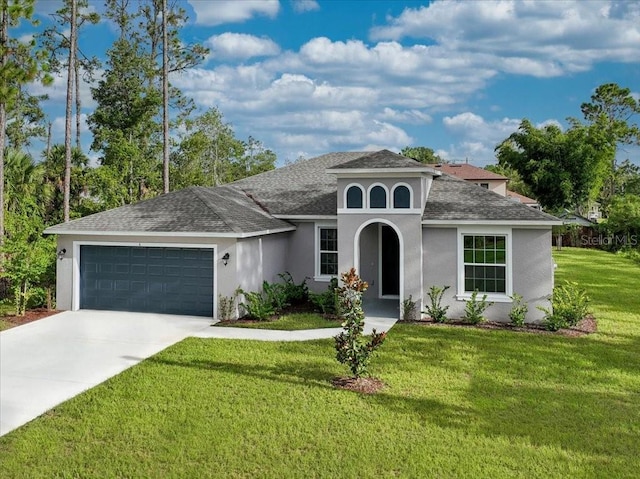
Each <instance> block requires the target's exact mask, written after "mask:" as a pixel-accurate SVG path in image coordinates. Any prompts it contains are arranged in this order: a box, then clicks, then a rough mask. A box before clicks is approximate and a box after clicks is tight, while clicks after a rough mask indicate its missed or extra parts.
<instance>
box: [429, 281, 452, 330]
mask: <svg viewBox="0 0 640 479" xmlns="http://www.w3.org/2000/svg"><path fill="white" fill-rule="evenodd" d="M448 289H449V286H444V287H442V288H441V287H440V286H431V287H430V288H429V292H428V293H427V296H429V300H430V302H431V304H430V305H429V306H427V310H426V311H424V313H425V314H428V315H429V316H430V317H431V319H433V320H434V321H435V322H436V323H444V322H446V321H447V309H449V306H442V304H441V303H442V296H444V292H445V291H446V290H448Z"/></svg>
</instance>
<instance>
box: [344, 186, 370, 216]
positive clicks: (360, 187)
mask: <svg viewBox="0 0 640 479" xmlns="http://www.w3.org/2000/svg"><path fill="white" fill-rule="evenodd" d="M352 186H355V187H357V188H359V189H360V192H361V193H362V208H349V206H348V204H347V191H349V189H350V188H351V187H352ZM342 204H343V205H344V209H345V210H349V211H362V210H364V209H366V208H367V204H368V203H367V192H366V191H365V190H364V187H363V186H362V185H361V184H360V183H349V184H348V185H347V186H346V187H345V188H344V191H343V199H342Z"/></svg>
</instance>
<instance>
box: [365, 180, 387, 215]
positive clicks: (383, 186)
mask: <svg viewBox="0 0 640 479" xmlns="http://www.w3.org/2000/svg"><path fill="white" fill-rule="evenodd" d="M376 186H381V187H382V188H383V189H384V191H385V194H386V198H385V200H386V201H385V205H384V208H371V190H372V189H374V188H375V187H376ZM366 205H367V209H368V210H373V211H381V210H388V209H389V188H388V187H387V185H385V184H384V183H379V182H376V183H372V184H371V185H369V188H367V203H366Z"/></svg>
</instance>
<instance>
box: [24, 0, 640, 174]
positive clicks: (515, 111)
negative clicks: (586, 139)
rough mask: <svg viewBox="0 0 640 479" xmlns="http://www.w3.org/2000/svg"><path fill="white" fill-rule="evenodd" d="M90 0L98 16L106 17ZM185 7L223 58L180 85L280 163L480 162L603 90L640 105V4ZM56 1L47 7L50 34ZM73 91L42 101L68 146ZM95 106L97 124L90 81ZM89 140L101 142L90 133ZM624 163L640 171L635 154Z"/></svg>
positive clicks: (182, 78) (99, 40) (97, 35)
mask: <svg viewBox="0 0 640 479" xmlns="http://www.w3.org/2000/svg"><path fill="white" fill-rule="evenodd" d="M89 2H90V8H92V9H94V10H96V11H98V12H101V11H102V10H103V8H104V7H103V3H102V2H101V1H100V2H96V1H94V0H89ZM179 3H181V4H182V5H183V7H184V8H185V9H186V10H187V12H188V14H189V17H190V21H189V24H188V25H187V27H186V28H185V29H184V31H183V32H182V35H183V39H184V40H185V41H187V42H200V43H203V44H204V45H206V46H207V47H209V48H210V49H211V54H210V56H209V58H207V60H206V61H205V62H204V63H203V64H201V65H199V66H198V67H196V68H193V69H192V70H190V71H187V72H184V73H182V74H179V75H175V76H174V77H172V78H171V79H170V80H171V82H172V83H173V84H175V85H176V86H178V87H180V88H181V89H182V90H183V92H184V93H185V94H187V95H188V96H190V97H192V98H193V99H194V100H195V102H196V104H197V105H198V106H199V107H200V108H202V109H203V110H204V109H207V108H208V107H211V106H217V107H218V108H219V109H220V110H221V111H222V113H223V114H224V115H225V118H226V120H227V121H229V122H231V123H232V125H233V127H234V130H235V131H236V135H237V136H238V137H239V138H242V139H246V138H247V137H248V136H249V135H251V136H253V137H255V138H257V139H259V140H261V141H262V142H263V143H264V144H265V146H266V147H268V148H270V149H272V150H274V151H275V152H276V153H277V155H278V159H279V163H280V164H282V163H284V161H286V160H294V159H296V158H298V157H299V156H304V157H307V158H308V157H312V156H316V155H319V154H323V153H327V152H331V151H353V150H375V149H381V148H389V149H391V150H393V151H399V150H400V149H401V148H403V147H405V146H409V145H412V146H428V147H430V148H433V149H434V150H436V152H437V153H439V154H440V155H441V156H443V157H445V158H447V159H448V160H451V161H465V160H466V159H468V160H469V161H470V162H472V163H473V164H476V165H478V166H484V165H486V164H490V163H493V162H494V161H495V160H494V151H493V150H494V148H495V146H496V144H497V143H499V142H500V141H501V140H503V139H504V138H506V137H507V136H508V135H509V134H510V133H512V132H513V131H515V130H516V129H517V127H518V124H519V123H520V121H521V120H522V119H523V118H528V119H530V120H531V121H532V122H533V123H534V124H537V125H543V124H547V123H550V122H554V123H558V124H560V125H562V126H564V125H566V121H565V120H566V118H567V117H571V116H573V117H580V104H581V103H582V102H585V101H588V100H589V98H590V96H591V94H592V93H593V91H594V89H595V88H596V87H597V86H598V85H600V84H602V83H607V82H615V83H618V84H619V85H621V86H624V87H628V88H630V89H631V90H632V92H633V93H634V95H635V96H636V98H640V2H631V1H624V0H623V1H596V0H588V1H581V0H579V1H568V0H567V1H563V0H559V1H542V2H537V1H529V2H513V1H499V2H493V1H492V2H489V1H470V0H469V1H463V2H442V1H434V2H428V1H422V2H419V1H400V0H396V1H382V0H379V1H339V0H329V1H322V0H317V1H315V0H298V1H291V0H281V1H278V0H255V1H252V0H233V1H223V0H189V1H187V0H179ZM59 4H60V2H58V1H56V0H41V1H40V2H38V6H37V12H38V16H39V18H40V20H41V22H42V25H41V27H39V28H38V29H40V28H43V27H45V26H46V25H47V23H48V21H49V17H48V14H49V13H50V12H52V11H54V10H56V9H57V8H58V6H59ZM30 30H32V29H29V28H26V27H23V28H21V33H23V34H27V33H29V31H30ZM113 39H114V30H113V28H112V26H111V25H109V24H108V22H107V21H106V20H103V22H101V24H100V25H97V26H95V27H90V28H87V29H86V30H85V31H84V33H83V36H82V37H81V39H80V42H81V47H82V48H84V49H85V50H87V51H90V52H93V53H94V54H96V55H98V56H99V57H101V58H104V56H105V52H106V50H107V49H108V48H109V46H110V45H111V42H112V41H113ZM65 83H66V78H65V77H64V75H62V76H60V77H57V78H56V82H55V85H54V87H53V88H48V89H42V88H34V91H43V92H47V93H48V94H49V95H50V97H51V98H50V100H49V101H47V102H46V103H45V105H44V106H45V109H46V111H47V112H48V113H49V115H50V116H51V119H52V121H53V122H54V136H55V138H54V140H56V141H62V133H63V125H64V118H63V112H64V110H63V105H64V92H65ZM83 98H84V108H83V112H84V113H85V114H90V113H91V111H92V109H93V107H94V105H93V104H92V101H91V99H90V92H89V86H88V85H83ZM636 121H640V118H639V119H637V120H636ZM83 143H85V144H86V145H87V148H88V145H89V144H90V143H91V136H90V132H89V131H85V132H84V133H83ZM92 156H93V157H96V156H97V153H95V152H94V153H92ZM619 158H620V159H625V158H630V159H632V160H633V161H634V162H636V163H638V164H640V152H639V150H638V149H637V148H636V149H634V148H627V149H626V150H625V151H621V152H620V154H619Z"/></svg>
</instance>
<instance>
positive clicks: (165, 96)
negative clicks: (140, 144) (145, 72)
mask: <svg viewBox="0 0 640 479" xmlns="http://www.w3.org/2000/svg"><path fill="white" fill-rule="evenodd" d="M167 48H168V38H167V0H162V136H163V138H162V139H163V144H162V182H163V184H164V192H165V193H169V59H168V52H167Z"/></svg>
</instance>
